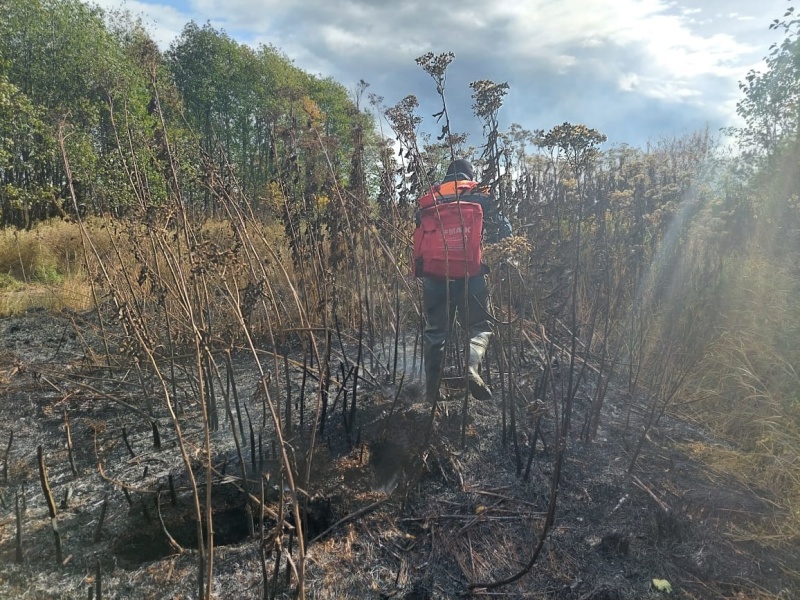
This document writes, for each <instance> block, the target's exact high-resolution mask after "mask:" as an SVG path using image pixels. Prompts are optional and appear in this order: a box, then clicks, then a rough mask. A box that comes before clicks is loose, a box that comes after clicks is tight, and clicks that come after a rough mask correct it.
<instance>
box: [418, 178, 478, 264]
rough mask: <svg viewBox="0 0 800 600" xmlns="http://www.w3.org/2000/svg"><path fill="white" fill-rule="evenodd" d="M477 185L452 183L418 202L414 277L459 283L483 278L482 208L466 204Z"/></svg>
mask: <svg viewBox="0 0 800 600" xmlns="http://www.w3.org/2000/svg"><path fill="white" fill-rule="evenodd" d="M477 185H478V184H477V183H476V182H474V181H449V182H446V183H443V184H441V185H437V186H434V187H433V188H432V189H431V191H430V192H428V193H427V194H426V195H424V196H423V197H422V198H420V199H419V203H420V211H419V213H418V218H419V220H418V224H417V228H416V229H415V230H414V255H413V258H414V276H415V277H437V278H440V279H458V278H460V277H472V276H473V275H480V273H481V272H482V267H481V235H482V233H483V208H481V205H480V204H478V203H477V202H465V201H463V200H461V199H460V197H461V196H464V195H468V194H469V193H470V192H472V190H473V188H475V186H477Z"/></svg>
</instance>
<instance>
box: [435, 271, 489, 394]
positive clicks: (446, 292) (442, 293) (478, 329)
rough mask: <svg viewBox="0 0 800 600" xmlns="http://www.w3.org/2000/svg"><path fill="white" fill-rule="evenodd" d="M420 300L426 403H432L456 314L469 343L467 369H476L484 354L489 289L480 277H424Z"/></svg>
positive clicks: (487, 335)
mask: <svg viewBox="0 0 800 600" xmlns="http://www.w3.org/2000/svg"><path fill="white" fill-rule="evenodd" d="M465 292H466V293H465ZM422 300H423V304H424V308H425V334H424V359H425V391H426V396H427V398H428V399H429V400H435V399H436V398H437V397H438V393H439V383H440V381H441V374H442V359H443V358H444V347H445V343H446V342H447V338H448V335H449V333H450V326H451V324H452V323H453V318H454V316H455V315H456V314H458V317H459V321H460V322H461V325H462V327H464V329H465V331H466V332H467V335H468V336H469V340H470V342H469V357H467V365H468V367H469V368H474V369H477V368H478V366H479V365H480V362H481V360H482V359H483V355H484V354H485V353H486V348H487V347H488V345H489V340H490V339H491V337H492V327H491V316H490V314H489V290H488V288H487V287H486V279H485V277H484V276H483V275H475V276H474V277H469V278H468V279H466V280H465V279H435V278H433V277H427V278H425V279H424V280H423V283H422Z"/></svg>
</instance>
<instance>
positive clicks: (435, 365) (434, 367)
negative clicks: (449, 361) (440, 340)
mask: <svg viewBox="0 0 800 600" xmlns="http://www.w3.org/2000/svg"><path fill="white" fill-rule="evenodd" d="M442 354H443V352H442V350H441V349H439V348H438V346H437V345H433V346H432V347H430V348H429V349H428V352H427V353H426V357H425V359H426V360H425V400H426V401H427V402H436V401H438V400H439V387H440V385H441V381H442V358H443V357H442Z"/></svg>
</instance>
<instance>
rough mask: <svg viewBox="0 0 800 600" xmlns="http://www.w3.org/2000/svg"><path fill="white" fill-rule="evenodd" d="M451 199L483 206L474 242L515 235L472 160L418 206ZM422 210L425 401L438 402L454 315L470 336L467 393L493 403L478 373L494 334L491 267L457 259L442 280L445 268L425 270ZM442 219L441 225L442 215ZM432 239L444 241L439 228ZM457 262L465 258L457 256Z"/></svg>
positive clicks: (460, 163) (458, 163)
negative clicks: (477, 176)
mask: <svg viewBox="0 0 800 600" xmlns="http://www.w3.org/2000/svg"><path fill="white" fill-rule="evenodd" d="M453 200H458V201H460V202H461V203H471V204H473V205H474V204H478V205H480V210H475V211H474V212H475V214H477V215H478V218H479V219H480V223H479V227H478V230H479V234H480V236H481V237H480V239H479V240H478V241H477V242H476V243H477V244H478V245H480V244H481V243H484V242H489V243H491V242H495V241H497V240H499V239H502V238H504V237H508V236H509V235H511V227H510V225H509V223H508V220H507V219H505V217H503V215H502V213H501V211H500V210H499V207H498V206H497V202H496V201H495V198H494V196H493V195H492V194H491V193H490V192H489V191H488V189H486V188H484V187H482V186H480V185H479V184H478V183H477V182H476V181H475V174H474V170H473V167H472V164H471V163H470V162H469V161H468V160H465V159H458V160H454V161H453V162H451V163H450V165H449V166H448V168H447V174H446V175H445V177H444V179H443V180H442V183H441V184H439V185H436V186H433V188H432V189H431V191H430V192H429V193H428V194H427V195H426V196H423V197H422V198H421V199H420V205H421V206H423V207H425V206H426V205H431V204H434V205H436V206H438V207H442V206H444V205H446V204H447V203H448V202H452V201H453ZM462 206H464V207H467V206H469V205H462ZM424 210H425V208H423V209H421V211H418V214H417V231H416V232H415V260H416V264H415V274H416V275H417V276H421V277H422V280H423V281H422V290H423V293H422V296H423V307H424V312H425V329H424V334H423V335H424V339H423V361H424V364H425V396H426V399H427V400H428V401H431V402H435V401H437V400H438V399H439V386H440V383H441V377H442V371H443V365H442V361H443V359H444V351H445V344H446V342H447V338H448V333H449V327H450V324H451V323H452V322H453V316H454V315H455V314H458V315H459V318H460V321H461V324H462V326H463V327H464V329H465V331H466V333H467V335H468V336H469V356H468V357H467V360H466V363H467V365H466V366H467V382H468V387H469V392H470V394H472V396H473V397H474V398H475V399H477V400H489V399H491V398H492V391H491V389H490V388H489V386H488V385H487V384H486V382H485V381H484V380H483V377H482V376H481V373H480V365H481V361H482V360H483V356H484V354H485V353H486V349H487V347H488V345H489V341H490V340H491V336H492V327H491V322H492V317H491V314H490V313H489V305H488V303H489V291H488V288H487V286H486V277H485V276H486V274H487V273H488V267H487V266H486V265H485V264H483V263H482V262H478V263H477V265H476V266H475V267H473V266H470V265H459V264H457V263H456V262H455V260H450V261H449V263H448V264H447V270H446V271H445V273H446V275H444V276H443V275H442V274H441V270H440V271H439V272H437V273H436V274H431V271H436V269H435V268H432V267H428V268H423V266H422V264H423V262H424V257H423V256H420V257H417V254H424V250H422V251H419V249H418V247H417V246H419V244H418V243H417V242H416V239H417V233H420V229H421V227H422V226H421V218H420V213H421V212H424ZM428 210H436V209H428ZM460 210H461V211H463V212H459V214H458V218H459V222H460V223H461V225H462V227H463V229H464V230H465V231H468V232H469V231H470V229H471V228H470V227H469V226H467V225H465V215H466V217H467V218H469V217H470V216H471V214H472V213H468V212H466V211H464V209H463V208H462V209H460ZM437 216H439V215H437ZM439 219H440V223H441V217H439ZM455 229H457V230H458V231H461V229H462V228H461V227H456V228H455ZM446 231H447V230H446ZM420 235H421V233H420ZM432 237H433V240H436V239H437V237H438V238H439V239H441V238H443V234H442V231H441V229H440V230H439V231H438V232H436V233H435V234H434V235H433V236H432ZM469 243H470V242H468V241H467V242H466V243H465V245H469ZM423 245H424V244H423ZM440 245H441V244H440ZM445 252H446V251H445ZM478 256H480V252H478ZM458 258H462V257H461V256H460V255H458ZM465 260H468V259H465ZM451 273H458V276H455V277H453V276H452V275H450V274H451ZM462 273H463V275H462ZM448 275H449V276H448ZM465 286H466V289H465Z"/></svg>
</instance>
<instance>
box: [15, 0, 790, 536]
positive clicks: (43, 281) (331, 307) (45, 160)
mask: <svg viewBox="0 0 800 600" xmlns="http://www.w3.org/2000/svg"><path fill="white" fill-rule="evenodd" d="M766 26H768V24H767V23H765V27H766ZM769 26H770V27H773V28H775V29H777V30H779V31H781V32H782V33H783V34H784V40H783V41H782V42H781V43H779V44H777V45H775V46H774V47H772V48H769V49H765V52H766V53H767V56H766V58H765V62H764V65H763V70H761V71H760V72H752V73H750V74H749V75H748V76H747V78H746V79H745V81H743V82H742V84H741V93H742V96H741V100H740V102H739V104H738V113H739V115H740V116H741V117H742V119H743V125H742V126H741V127H738V128H736V129H731V130H728V131H726V132H725V133H726V135H727V136H728V137H729V138H730V139H733V140H735V143H734V144H733V146H727V147H722V146H720V145H719V143H718V141H717V132H710V131H698V132H696V133H693V134H690V135H686V136H682V137H675V138H665V139H661V140H658V141H655V142H653V143H651V144H649V145H648V146H647V147H646V148H634V147H629V146H625V145H622V146H614V145H613V140H611V142H612V145H611V146H610V147H607V148H605V149H604V148H603V144H604V143H605V142H606V141H607V139H606V136H605V135H604V134H603V133H602V132H598V131H595V130H593V129H590V128H588V127H586V126H583V125H580V124H571V123H563V124H560V125H555V126H552V127H550V128H549V129H548V128H542V129H537V128H528V126H525V125H522V124H514V125H512V126H511V127H510V128H509V129H508V130H505V131H501V130H499V125H498V118H497V115H498V113H499V111H500V110H502V104H503V98H504V96H505V95H506V93H507V91H508V86H507V85H506V84H504V83H496V82H492V81H488V80H481V81H475V82H473V83H472V84H471V85H470V88H471V92H472V99H473V101H474V104H473V111H474V115H475V118H476V119H477V120H478V121H479V122H480V124H481V126H482V128H483V132H484V138H483V139H482V140H480V141H478V142H475V141H473V140H470V139H469V138H468V136H466V135H465V134H462V133H459V132H458V131H456V130H455V129H454V128H453V127H451V123H450V119H449V114H448V106H447V89H446V74H447V69H448V68H457V61H456V62H455V63H454V62H453V61H454V60H455V59H456V57H455V56H454V55H452V54H451V53H443V54H440V55H434V54H427V55H423V56H421V57H419V58H418V59H417V63H418V64H419V66H420V68H421V69H423V70H424V71H425V72H426V73H427V74H428V75H430V77H431V80H432V85H434V86H436V89H437V91H438V93H439V95H440V97H441V99H442V107H441V111H440V112H438V113H437V114H435V115H432V116H431V118H432V119H433V120H434V122H435V123H437V129H438V127H441V134H440V135H438V136H429V135H425V134H421V133H420V124H421V123H422V122H423V117H421V116H419V115H418V114H417V112H416V109H417V107H418V104H417V101H416V98H415V97H414V96H413V95H409V96H407V97H406V98H404V99H403V100H402V101H401V102H399V103H397V104H396V105H393V106H388V107H387V106H384V104H383V102H384V101H383V99H382V98H380V97H378V96H376V95H374V94H371V93H370V92H369V86H368V84H367V83H366V82H362V84H361V85H359V86H358V88H357V89H355V90H347V89H345V88H344V87H343V86H341V85H340V84H338V83H337V82H336V81H333V80H330V79H324V78H320V77H316V76H312V75H309V74H307V73H305V72H303V71H301V70H300V69H298V68H296V67H295V66H294V65H293V64H292V61H291V60H290V59H289V58H288V57H286V56H285V55H283V54H282V53H281V51H280V50H279V49H277V48H273V47H268V46H262V47H259V48H256V49H254V48H250V47H247V46H243V45H240V44H238V43H236V42H235V41H234V40H232V39H230V38H229V37H228V36H227V35H226V34H225V33H224V32H222V31H218V30H215V29H214V28H212V27H211V26H209V25H205V26H198V25H197V24H195V23H189V24H187V25H186V27H185V28H184V30H183V32H182V34H181V35H180V37H178V38H177V39H176V40H175V41H174V42H173V43H172V44H171V45H170V47H169V49H168V50H166V51H164V52H162V51H160V50H159V49H158V47H157V46H156V45H155V44H154V43H153V41H152V40H151V39H150V37H149V36H148V34H147V32H146V30H145V29H144V28H143V27H142V25H141V24H140V23H138V22H137V21H136V20H135V19H132V18H131V17H130V16H129V15H126V14H124V13H115V14H112V15H105V14H103V13H102V12H101V11H100V10H98V9H94V8H91V7H89V6H87V5H85V4H83V3H81V2H78V1H77V0H4V1H3V2H2V4H1V5H0V226H2V227H3V229H2V231H1V232H0V314H2V315H9V314H14V313H19V312H22V311H24V310H27V309H29V308H31V307H33V306H39V305H45V306H47V307H48V308H51V309H62V308H69V309H73V310H89V309H99V308H100V307H101V306H109V304H110V305H113V307H114V311H115V312H116V314H117V315H118V317H117V318H118V320H119V322H120V323H121V324H122V325H123V326H124V327H125V331H126V332H127V344H128V347H125V348H121V349H120V352H122V353H123V354H124V353H126V352H127V353H133V354H135V355H137V356H138V357H139V358H140V359H141V361H142V364H146V363H147V362H148V361H149V362H150V363H151V365H152V368H153V369H154V370H155V371H156V372H159V368H158V367H156V365H158V364H161V363H160V361H162V360H169V356H174V355H176V354H177V352H176V349H179V348H181V349H186V348H188V349H189V350H190V351H191V352H194V353H196V354H195V356H196V357H198V361H197V362H198V365H200V366H199V367H198V369H199V371H198V372H199V373H200V375H198V380H202V379H203V378H204V376H203V375H202V373H203V372H204V371H203V369H204V368H206V370H207V369H208V365H207V364H206V363H204V362H203V361H204V360H205V359H206V358H207V357H208V354H209V353H210V352H212V351H213V349H219V348H230V347H233V346H242V345H244V346H247V345H248V344H252V345H254V346H256V345H268V346H270V347H272V348H273V349H275V351H276V352H275V354H276V356H277V355H278V354H280V352H279V351H282V350H283V349H285V348H289V347H293V346H294V345H297V344H299V345H301V346H302V345H304V344H306V343H307V341H308V340H306V338H305V337H304V336H306V335H307V334H308V332H311V331H328V332H329V331H331V330H332V329H333V328H334V326H335V328H344V329H347V330H353V331H359V329H361V330H362V334H363V329H364V327H365V325H364V323H367V324H368V326H369V327H368V328H369V329H370V330H371V332H370V333H369V335H370V336H372V337H371V341H370V345H371V348H372V349H373V350H374V349H375V348H377V347H379V346H380V344H381V341H380V340H384V339H386V337H387V335H388V336H389V337H390V338H391V335H393V334H394V335H397V332H398V331H399V330H400V329H401V325H402V326H403V327H405V328H408V329H409V330H411V331H414V330H415V329H416V328H418V326H419V314H418V301H419V290H418V288H417V284H416V282H415V281H414V280H413V279H410V278H409V276H408V273H409V271H410V265H409V260H410V239H411V233H412V230H413V213H414V210H415V205H414V202H415V199H416V198H417V197H418V195H419V194H421V193H422V192H423V191H424V190H426V189H427V187H428V186H429V185H430V184H431V183H433V182H435V181H437V180H438V179H439V178H440V177H441V176H442V173H443V170H444V168H445V167H446V165H447V163H448V162H449V160H450V159H451V158H452V157H453V156H467V157H469V158H471V159H472V160H473V161H474V162H475V164H476V165H478V167H479V170H480V172H481V173H482V176H483V179H484V181H485V182H486V183H488V184H490V185H491V186H492V187H493V190H494V192H495V194H496V196H497V198H498V199H499V201H500V203H501V205H502V207H503V210H504V212H505V214H506V215H507V216H508V217H509V219H510V220H511V223H512V228H513V231H514V233H515V236H514V237H513V238H512V239H511V240H510V241H509V242H507V243H505V244H502V245H498V246H495V247H490V248H488V249H487V258H488V260H489V262H490V264H491V266H492V269H493V271H492V275H491V281H492V285H493V288H492V289H493V293H494V298H495V299H496V302H497V303H498V304H500V305H503V293H507V298H508V301H507V303H506V304H505V305H503V310H504V311H506V312H505V313H504V314H507V315H508V316H509V319H508V322H517V323H524V326H520V328H519V331H517V332H516V333H514V334H513V335H518V336H524V335H525V331H526V330H527V331H545V330H546V331H547V332H549V335H548V336H543V339H546V338H549V339H559V340H562V342H563V343H562V346H563V347H565V348H569V349H571V352H570V353H569V355H570V356H573V357H575V360H577V361H578V363H580V362H581V361H584V362H586V361H588V360H590V359H591V361H592V364H593V365H595V368H596V370H597V372H598V374H599V379H598V381H599V382H600V383H599V385H598V387H597V392H596V395H595V397H594V398H593V399H592V410H591V412H590V414H589V415H588V416H587V417H586V424H585V425H584V429H585V436H586V438H587V439H589V438H591V437H592V435H593V431H595V430H596V427H597V421H598V419H599V415H600V411H601V408H602V405H603V401H604V393H605V389H606V388H605V387H604V385H603V382H606V383H605V385H606V386H607V382H608V381H609V380H610V379H612V378H618V379H621V380H623V381H624V382H625V384H626V386H627V388H628V391H629V393H630V395H631V397H633V396H636V395H637V393H639V392H640V391H641V390H646V391H647V393H646V397H647V400H646V406H647V407H648V410H649V411H650V413H651V415H652V417H651V420H655V419H657V418H659V415H662V414H664V413H665V412H667V411H669V412H673V411H674V412H680V413H681V414H683V415H689V416H690V417H691V418H692V419H695V420H696V421H697V422H699V423H702V424H703V426H705V427H707V428H709V429H710V430H712V431H713V432H714V433H715V434H716V435H718V436H719V437H720V438H721V439H726V440H728V441H729V442H730V446H728V447H727V448H725V449H723V448H722V447H720V448H715V449H713V450H711V449H709V450H708V455H707V456H705V457H704V460H706V461H707V462H708V464H709V465H713V466H714V467H715V468H718V469H721V470H727V471H730V472H736V473H737V475H738V476H740V477H743V478H745V479H746V480H748V481H750V482H752V484H753V485H754V486H758V487H759V488H765V489H769V490H771V491H772V492H773V493H774V495H775V497H778V498H782V499H784V501H785V504H784V507H785V508H786V514H787V515H788V516H787V518H786V519H785V520H783V521H782V522H780V523H778V524H777V525H776V528H775V529H774V530H773V531H770V532H769V534H768V535H769V537H770V539H771V540H772V542H771V543H774V544H776V545H781V544H793V543H796V541H797V539H798V535H800V462H798V458H797V455H798V452H797V450H798V448H799V447H800V396H798V390H800V381H799V380H798V373H797V364H798V363H797V361H798V358H797V357H798V356H800V302H798V292H800V267H798V265H800V256H799V255H798V252H800V245H799V242H800V206H798V202H799V201H800V198H799V197H798V192H797V190H798V183H799V182H798V176H799V175H800V169H799V168H798V167H799V166H800V165H799V163H798V161H800V128H799V125H800V102H799V100H800V38H798V32H800V21H798V20H797V19H795V18H794V14H793V9H792V8H789V10H788V11H787V12H786V14H785V15H782V16H781V15H778V18H777V19H775V21H773V23H772V24H771V25H769ZM451 64H454V65H455V66H454V67H451V66H450V65H451ZM501 274H502V276H501ZM504 290H505V292H504ZM156 322H158V323H162V324H164V323H166V326H165V327H164V329H163V331H162V330H160V329H158V328H156V327H154V326H153V325H152V323H156ZM526 328H527V329H526ZM365 335H366V334H365ZM509 335H511V334H509ZM312 337H313V336H312ZM376 340H378V341H376ZM312 342H313V340H312ZM509 343H511V344H512V345H513V344H514V343H516V341H515V340H511V341H510V342H509ZM328 345H330V343H329V344H328ZM107 352H109V357H110V353H111V350H108V349H107ZM391 354H392V353H391V349H389V351H388V355H391ZM394 357H395V369H396V360H397V351H396V347H395V353H394ZM109 361H110V358H109ZM137 364H138V362H137ZM318 364H320V365H321V364H324V361H318ZM204 365H205V367H204ZM517 366H519V365H517ZM275 367H276V368H275V372H276V373H277V372H279V371H280V370H281V369H282V367H281V368H278V365H277V363H276V365H275ZM143 368H151V367H146V366H145V367H143ZM205 376H206V377H207V376H208V373H207V372H206V375H205ZM200 393H201V395H202V393H203V386H202V385H201V386H200ZM569 395H570V390H568V391H567V392H566V393H565V394H563V396H562V401H564V402H567V401H568V400H569ZM165 397H166V398H167V399H168V398H169V392H166V396H165ZM148 402H149V400H148ZM165 402H166V404H169V402H168V400H166V401H165ZM286 405H287V406H289V403H288V402H287V404H286ZM147 408H148V410H150V409H152V407H149V406H148V407H147ZM564 409H565V413H564V414H565V415H567V414H568V413H567V412H566V411H568V410H569V404H568V403H567V404H565V405H564ZM287 410H288V409H287ZM203 418H204V419H205V422H206V424H207V425H208V426H209V427H211V428H212V429H213V427H214V419H215V418H216V417H215V415H213V414H205V415H204V417H203ZM276 419H278V420H279V419H280V416H278V417H276ZM289 422H290V421H289V417H288V416H286V422H285V423H284V426H286V424H287V423H289ZM568 424H569V421H568V419H566V423H565V425H566V426H567V427H568ZM277 426H278V427H280V423H278V424H277ZM287 460H288V459H287ZM634 460H635V459H634ZM287 470H291V468H290V467H289V466H288V463H287ZM764 535H767V534H766V533H765V534H764Z"/></svg>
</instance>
